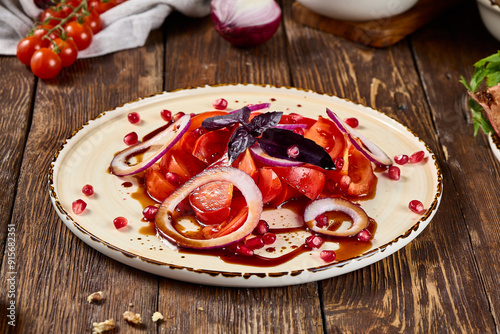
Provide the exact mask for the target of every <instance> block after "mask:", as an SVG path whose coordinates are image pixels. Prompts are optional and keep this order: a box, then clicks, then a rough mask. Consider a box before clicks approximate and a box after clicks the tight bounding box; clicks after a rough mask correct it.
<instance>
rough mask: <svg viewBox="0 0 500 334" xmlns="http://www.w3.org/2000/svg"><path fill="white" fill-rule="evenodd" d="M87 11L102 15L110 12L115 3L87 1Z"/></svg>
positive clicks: (100, 0) (111, 1)
mask: <svg viewBox="0 0 500 334" xmlns="http://www.w3.org/2000/svg"><path fill="white" fill-rule="evenodd" d="M88 6H89V10H90V11H96V12H97V13H99V14H102V13H104V12H105V11H108V10H110V9H111V8H113V7H114V6H116V3H115V1H113V0H109V1H106V0H90V1H89V4H88Z"/></svg>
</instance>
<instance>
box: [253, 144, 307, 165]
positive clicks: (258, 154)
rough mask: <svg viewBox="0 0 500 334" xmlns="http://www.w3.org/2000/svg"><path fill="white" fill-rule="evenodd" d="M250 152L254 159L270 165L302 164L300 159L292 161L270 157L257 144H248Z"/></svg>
mask: <svg viewBox="0 0 500 334" xmlns="http://www.w3.org/2000/svg"><path fill="white" fill-rule="evenodd" d="M250 153H252V156H253V157H254V158H255V160H258V161H260V162H262V163H265V164H268V165H271V166H279V167H294V166H300V165H303V164H304V163H303V162H301V161H293V160H286V159H280V158H275V157H272V156H270V155H269V154H267V153H266V152H264V150H262V148H260V146H259V145H257V144H256V145H252V146H250Z"/></svg>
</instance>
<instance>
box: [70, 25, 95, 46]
mask: <svg viewBox="0 0 500 334" xmlns="http://www.w3.org/2000/svg"><path fill="white" fill-rule="evenodd" d="M66 32H67V34H68V38H70V37H71V38H72V39H73V41H74V42H75V44H76V46H77V47H78V50H79V51H82V50H85V49H86V48H88V47H89V45H90V43H92V36H93V35H92V29H90V27H89V26H86V25H83V24H80V23H79V22H77V21H72V22H70V23H68V24H67V25H66Z"/></svg>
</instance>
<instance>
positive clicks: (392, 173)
mask: <svg viewBox="0 0 500 334" xmlns="http://www.w3.org/2000/svg"><path fill="white" fill-rule="evenodd" d="M389 178H391V179H393V180H396V181H397V180H399V179H400V178H401V170H400V169H399V167H398V166H391V167H389Z"/></svg>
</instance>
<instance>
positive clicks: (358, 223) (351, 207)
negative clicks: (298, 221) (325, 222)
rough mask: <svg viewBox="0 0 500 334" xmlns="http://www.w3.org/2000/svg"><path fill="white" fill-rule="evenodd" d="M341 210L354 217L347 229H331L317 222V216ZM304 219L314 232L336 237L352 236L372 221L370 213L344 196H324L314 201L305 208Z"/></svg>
mask: <svg viewBox="0 0 500 334" xmlns="http://www.w3.org/2000/svg"><path fill="white" fill-rule="evenodd" d="M328 211H339V212H343V213H345V214H347V215H349V216H350V217H351V218H352V226H351V227H350V228H348V229H347V230H345V231H330V230H328V229H324V228H320V227H318V226H317V225H316V224H315V219H316V217H317V216H319V215H321V214H323V213H325V212H328ZM304 221H305V223H306V224H307V226H308V227H309V228H310V229H311V230H312V231H314V232H318V233H322V234H326V235H331V236H335V237H350V236H353V235H356V234H358V233H359V232H361V231H362V230H364V229H365V228H366V227H367V226H368V224H369V223H370V221H369V218H368V215H367V214H366V212H365V211H364V210H363V209H361V208H360V207H359V206H357V205H356V204H354V203H353V202H350V201H348V200H345V199H342V198H322V199H318V200H314V201H312V202H311V203H310V204H309V205H307V206H306V208H305V210H304Z"/></svg>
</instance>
